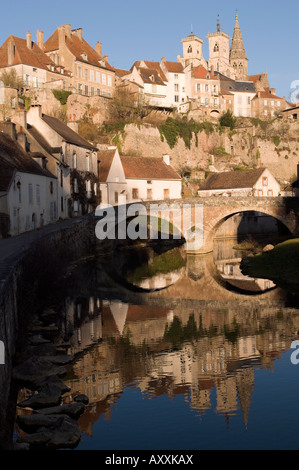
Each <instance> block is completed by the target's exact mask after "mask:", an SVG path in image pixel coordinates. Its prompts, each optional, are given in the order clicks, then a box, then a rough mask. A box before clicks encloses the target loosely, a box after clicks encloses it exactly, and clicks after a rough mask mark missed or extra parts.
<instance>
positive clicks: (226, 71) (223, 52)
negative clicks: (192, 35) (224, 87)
mask: <svg viewBox="0 0 299 470" xmlns="http://www.w3.org/2000/svg"><path fill="white" fill-rule="evenodd" d="M208 39H209V67H210V68H211V67H213V68H214V70H215V71H217V72H220V73H222V74H223V75H226V76H230V63H229V41H230V36H229V34H226V33H225V32H224V31H222V30H221V25H220V19H219V15H218V18H217V31H216V32H215V33H209V34H208Z"/></svg>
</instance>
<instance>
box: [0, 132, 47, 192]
mask: <svg viewBox="0 0 299 470" xmlns="http://www.w3.org/2000/svg"><path fill="white" fill-rule="evenodd" d="M15 171H20V172H23V173H32V174H35V175H40V176H48V177H51V178H54V176H53V175H52V174H51V173H50V172H49V171H48V170H44V169H43V168H41V167H40V166H39V165H38V163H36V162H35V161H34V160H32V158H31V157H30V156H29V155H28V154H27V153H26V152H24V150H23V149H22V147H21V146H20V145H19V144H18V143H17V142H16V141H15V140H13V139H12V138H11V137H10V136H9V135H7V134H4V133H3V132H0V190H1V191H7V190H8V189H9V186H10V183H11V179H12V177H13V175H14V172H15Z"/></svg>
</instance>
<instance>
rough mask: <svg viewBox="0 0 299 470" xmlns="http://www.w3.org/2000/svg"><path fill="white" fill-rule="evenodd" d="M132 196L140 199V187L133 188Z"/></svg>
mask: <svg viewBox="0 0 299 470" xmlns="http://www.w3.org/2000/svg"><path fill="white" fill-rule="evenodd" d="M132 198H133V199H138V189H137V188H133V189H132Z"/></svg>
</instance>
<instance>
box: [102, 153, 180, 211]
mask: <svg viewBox="0 0 299 470" xmlns="http://www.w3.org/2000/svg"><path fill="white" fill-rule="evenodd" d="M99 160H100V166H99V175H100V191H101V202H102V203H108V204H111V205H115V204H121V203H125V202H140V201H162V200H168V199H180V198H181V191H182V181H181V177H180V175H179V174H178V173H176V171H175V170H174V169H173V168H172V167H171V166H170V162H169V156H164V157H163V158H150V157H128V156H120V155H119V153H118V150H117V148H116V147H109V148H108V149H107V150H101V151H99Z"/></svg>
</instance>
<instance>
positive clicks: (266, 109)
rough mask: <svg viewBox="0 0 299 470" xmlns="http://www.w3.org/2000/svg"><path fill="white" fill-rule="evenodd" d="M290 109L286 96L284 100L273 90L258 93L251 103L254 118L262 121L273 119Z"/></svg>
mask: <svg viewBox="0 0 299 470" xmlns="http://www.w3.org/2000/svg"><path fill="white" fill-rule="evenodd" d="M290 107H291V105H290V103H288V102H287V100H286V98H285V96H284V97H283V98H281V97H280V96H277V95H276V91H275V89H273V88H269V89H267V90H265V91H258V92H257V94H256V95H255V97H254V98H253V99H252V101H251V113H252V116H253V117H256V118H260V119H273V118H274V117H277V116H278V115H281V113H282V111H284V110H285V109H288V108H290Z"/></svg>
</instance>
